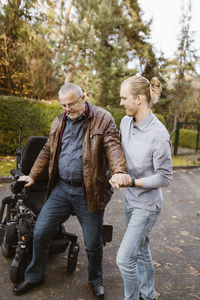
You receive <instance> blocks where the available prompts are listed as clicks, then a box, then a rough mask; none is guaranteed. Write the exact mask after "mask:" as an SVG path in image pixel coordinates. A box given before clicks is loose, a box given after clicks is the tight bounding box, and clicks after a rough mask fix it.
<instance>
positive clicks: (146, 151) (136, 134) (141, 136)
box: [120, 112, 172, 211]
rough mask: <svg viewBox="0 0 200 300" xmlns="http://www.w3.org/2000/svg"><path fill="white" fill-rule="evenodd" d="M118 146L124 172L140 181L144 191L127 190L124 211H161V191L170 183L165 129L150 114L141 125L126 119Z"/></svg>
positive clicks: (124, 119)
mask: <svg viewBox="0 0 200 300" xmlns="http://www.w3.org/2000/svg"><path fill="white" fill-rule="evenodd" d="M120 133H121V142H122V147H123V151H124V153H125V157H126V163H127V168H128V172H129V174H130V176H131V177H132V178H133V179H141V180H142V184H143V188H139V187H135V188H126V191H125V199H126V208H127V209H129V208H133V207H137V208H143V209H147V210H151V211H154V210H155V209H156V206H158V207H161V204H162V201H163V196H162V191H161V187H166V186H168V185H169V183H170V181H171V179H172V160H171V143H170V137H169V134H168V131H167V130H166V128H165V126H164V125H163V124H162V123H161V122H160V121H159V120H158V119H157V117H156V116H155V115H154V114H153V113H152V112H150V113H149V115H148V116H147V117H146V118H145V119H144V120H143V121H141V122H140V123H137V124H135V122H134V120H133V118H132V117H128V116H125V117H124V118H123V119H122V121H121V124H120Z"/></svg>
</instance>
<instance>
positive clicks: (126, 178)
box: [109, 173, 132, 189]
mask: <svg viewBox="0 0 200 300" xmlns="http://www.w3.org/2000/svg"><path fill="white" fill-rule="evenodd" d="M109 182H110V184H111V185H112V187H113V188H114V189H119V188H120V187H122V186H131V185H132V179H131V177H130V175H129V174H123V173H116V174H114V175H113V176H112V177H111V179H110V180H109Z"/></svg>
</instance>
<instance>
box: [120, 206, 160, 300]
mask: <svg viewBox="0 0 200 300" xmlns="http://www.w3.org/2000/svg"><path fill="white" fill-rule="evenodd" d="M159 214H160V208H158V207H157V209H156V211H148V210H145V209H140V208H132V209H130V210H127V211H126V223H127V229H126V232H125V235H124V238H123V240H122V242H121V245H120V248H119V251H118V254H117V265H118V267H119V270H120V272H121V275H122V278H123V281H124V295H125V298H124V300H139V295H141V296H142V297H143V299H144V300H153V299H154V298H155V297H156V295H155V288H154V285H155V275H154V267H153V263H152V258H151V252H150V249H149V238H148V235H149V233H150V231H151V229H152V227H153V225H154V224H155V222H156V220H157V218H158V216H159Z"/></svg>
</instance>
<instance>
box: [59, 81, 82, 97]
mask: <svg viewBox="0 0 200 300" xmlns="http://www.w3.org/2000/svg"><path fill="white" fill-rule="evenodd" d="M69 91H73V92H74V93H75V94H76V95H77V96H82V95H83V90H82V88H81V87H80V86H79V85H77V84H75V83H70V82H68V83H65V84H63V86H61V88H60V90H59V92H58V96H59V97H60V96H64V95H66V94H67V93H69Z"/></svg>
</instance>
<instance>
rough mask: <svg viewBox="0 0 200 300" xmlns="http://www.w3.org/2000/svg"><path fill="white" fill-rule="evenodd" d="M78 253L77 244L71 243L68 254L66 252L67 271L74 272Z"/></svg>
mask: <svg viewBox="0 0 200 300" xmlns="http://www.w3.org/2000/svg"><path fill="white" fill-rule="evenodd" d="M78 253H79V244H78V243H75V244H71V245H70V248H69V254H68V263H67V271H68V272H69V273H74V271H75V270H76V266H77V260H78Z"/></svg>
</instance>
